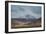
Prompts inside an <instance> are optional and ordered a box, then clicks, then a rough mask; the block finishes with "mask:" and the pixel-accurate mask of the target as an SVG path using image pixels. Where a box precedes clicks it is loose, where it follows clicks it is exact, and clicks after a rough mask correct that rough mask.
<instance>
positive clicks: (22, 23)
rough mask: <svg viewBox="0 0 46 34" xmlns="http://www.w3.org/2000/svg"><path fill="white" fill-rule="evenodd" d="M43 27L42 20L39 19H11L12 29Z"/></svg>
mask: <svg viewBox="0 0 46 34" xmlns="http://www.w3.org/2000/svg"><path fill="white" fill-rule="evenodd" d="M35 27H41V18H39V19H34V20H31V19H28V20H26V19H11V28H13V29H15V28H35Z"/></svg>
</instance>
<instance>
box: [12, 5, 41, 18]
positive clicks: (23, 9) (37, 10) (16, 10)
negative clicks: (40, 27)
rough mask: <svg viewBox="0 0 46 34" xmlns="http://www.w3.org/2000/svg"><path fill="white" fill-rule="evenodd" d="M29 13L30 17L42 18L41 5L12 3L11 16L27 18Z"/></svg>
mask: <svg viewBox="0 0 46 34" xmlns="http://www.w3.org/2000/svg"><path fill="white" fill-rule="evenodd" d="M27 15H29V17H30V18H40V17H41V6H21V5H11V18H26V16H27Z"/></svg>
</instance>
